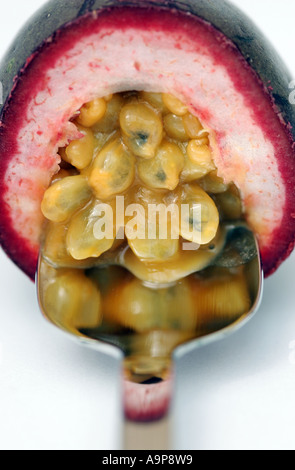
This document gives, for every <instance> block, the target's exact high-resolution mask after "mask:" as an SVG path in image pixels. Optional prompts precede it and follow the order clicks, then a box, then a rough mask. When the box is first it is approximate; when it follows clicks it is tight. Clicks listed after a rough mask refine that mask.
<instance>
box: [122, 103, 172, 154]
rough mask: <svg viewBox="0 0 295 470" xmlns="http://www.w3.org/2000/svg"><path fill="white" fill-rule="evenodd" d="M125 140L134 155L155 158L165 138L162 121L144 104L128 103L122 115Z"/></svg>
mask: <svg viewBox="0 0 295 470" xmlns="http://www.w3.org/2000/svg"><path fill="white" fill-rule="evenodd" d="M120 125H121V129H122V132H123V139H124V142H125V144H126V145H127V146H128V148H129V149H130V150H131V151H132V152H133V153H134V155H136V156H138V157H142V158H153V157H154V156H155V153H156V150H157V147H158V146H159V145H160V143H161V141H162V138H163V125H162V120H161V118H160V116H159V115H158V113H157V112H156V111H155V110H154V109H153V108H152V107H150V106H148V105H147V104H144V103H128V104H127V105H126V106H124V107H123V108H122V111H121V113H120Z"/></svg>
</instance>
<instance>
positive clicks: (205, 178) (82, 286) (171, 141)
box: [40, 92, 250, 367]
mask: <svg viewBox="0 0 295 470" xmlns="http://www.w3.org/2000/svg"><path fill="white" fill-rule="evenodd" d="M75 124H76V125H77V128H78V130H79V131H80V138H79V139H77V140H74V141H72V142H71V143H70V144H69V145H68V146H67V147H66V148H62V149H60V152H59V153H60V156H61V160H62V163H61V169H60V171H59V173H58V174H57V175H55V176H54V177H53V179H52V183H51V185H50V187H49V188H48V190H47V191H46V192H45V195H44V199H43V202H42V211H43V214H44V216H45V217H46V219H47V225H46V229H45V236H44V243H43V260H42V264H41V295H40V297H41V301H42V303H43V308H44V310H45V311H46V313H47V315H48V317H49V318H51V319H52V321H54V323H57V324H59V325H60V326H62V327H66V329H67V330H71V329H72V330H75V331H76V330H80V329H81V328H84V329H85V328H90V329H93V328H94V329H95V328H98V327H99V328H105V329H106V331H110V330H109V328H110V325H112V326H111V328H114V329H115V330H114V331H117V329H118V328H119V329H120V328H125V329H128V330H130V329H131V330H134V331H135V332H137V333H139V334H140V335H145V334H146V332H149V333H148V334H154V333H152V332H153V331H158V333H157V334H160V333H159V332H160V331H161V330H163V329H164V330H165V331H167V332H168V331H170V336H169V338H170V340H171V341H172V339H171V338H172V337H173V341H174V342H176V343H179V342H181V337H182V335H184V334H185V337H186V338H189V337H193V336H195V334H196V331H197V330H198V331H199V332H201V331H202V332H204V331H205V330H208V329H210V328H212V325H213V324H214V322H216V321H217V322H224V323H227V322H230V321H231V320H232V319H235V318H236V317H237V316H239V315H242V314H243V313H244V312H245V311H247V309H248V308H249V305H250V297H249V293H248V287H247V283H246V280H245V277H244V275H243V269H242V268H241V269H237V270H235V271H231V272H229V271H228V270H227V271H224V270H218V269H216V268H215V269H214V270H213V271H212V273H211V277H210V278H208V279H206V280H201V278H198V277H196V276H192V275H191V274H192V273H194V272H198V271H201V270H202V269H204V268H206V267H207V266H208V265H209V264H210V262H211V260H212V259H214V257H216V255H217V254H218V253H219V252H220V251H221V249H222V246H223V243H224V239H223V235H222V224H223V221H225V220H232V219H240V218H241V217H242V204H241V199H240V195H239V191H238V190H237V188H236V187H235V186H234V185H233V184H230V185H227V184H225V183H224V181H223V180H222V179H221V178H220V177H219V176H218V174H217V169H216V167H215V165H214V162H213V159H212V152H211V149H210V136H209V133H208V132H207V131H206V130H205V129H204V128H203V126H202V124H201V122H200V120H199V119H198V118H197V117H196V116H194V115H193V114H191V113H190V112H189V111H188V108H187V107H186V106H185V105H184V104H183V103H182V102H181V101H179V99H177V98H175V97H174V96H171V95H168V94H160V93H147V92H136V93H135V92H128V93H121V94H116V95H110V96H107V97H105V98H103V99H102V98H99V99H95V100H93V101H91V102H90V103H87V104H85V105H84V106H83V107H82V108H81V110H80V113H79V115H78V117H77V118H76V119H75ZM119 195H120V196H121V197H123V198H124V202H125V207H126V206H128V205H129V204H134V203H137V204H139V205H141V207H143V208H144V209H146V212H145V213H147V212H148V207H149V206H150V205H151V204H155V205H159V204H162V205H163V204H164V206H166V207H168V206H169V205H170V204H172V203H173V204H176V205H177V206H179V207H180V206H181V205H183V204H185V205H186V206H187V207H188V213H186V215H184V216H183V214H182V212H181V210H180V211H179V214H180V216H179V219H177V221H176V222H175V220H174V221H172V219H171V220H170V221H168V227H167V237H166V238H164V239H162V238H161V237H160V236H159V234H160V232H161V223H162V221H161V217H159V218H157V219H155V224H156V226H155V227H154V229H155V233H156V234H157V236H156V237H155V238H154V239H149V237H148V233H146V236H145V237H144V238H143V239H139V238H135V239H133V238H131V236H130V235H129V232H128V230H127V226H128V223H129V222H130V219H131V215H130V214H126V213H125V212H124V213H123V214H118V213H117V212H116V211H118V206H117V205H116V197H117V196H119ZM102 203H105V204H108V206H109V207H110V208H111V209H112V211H111V214H112V215H111V216H110V217H112V218H113V220H112V226H113V227H114V230H113V231H112V233H111V236H108V237H105V238H102V237H100V236H99V233H98V230H97V227H98V225H97V224H98V223H99V222H100V220H101V218H102V214H101V212H100V211H99V207H100V205H101V204H102ZM196 206H199V207H201V224H200V225H198V226H197V227H195V226H194V218H193V213H194V210H195V208H196ZM118 215H119V216H120V220H123V222H124V223H123V225H124V236H123V237H118V233H117V232H116V221H115V218H116V217H117V216H118ZM104 217H105V214H104ZM183 217H186V218H187V219H188V220H189V224H185V223H183V222H185V221H184V220H182V219H183ZM191 221H192V222H191ZM169 224H170V225H169ZM172 224H174V225H176V226H177V230H178V233H179V238H177V239H176V238H173V237H172V236H171V235H170V234H169V233H171V231H170V229H171V225H172ZM148 228H151V227H148V226H147V227H146V230H147V231H148ZM196 234H197V237H198V238H197V242H198V244H199V245H200V248H199V249H198V250H195V251H185V250H184V249H183V242H184V241H185V242H192V241H195V240H196V239H195V236H196ZM99 260H102V265H100V267H99V268H98V267H97V263H98V261H99ZM109 260H111V262H109ZM118 260H119V262H118ZM104 263H106V264H105V265H104ZM118 264H119V265H120V267H118ZM101 266H102V267H101ZM131 273H132V274H131ZM149 283H151V284H152V287H149ZM167 285H168V286H167ZM165 286H166V287H165ZM229 297H230V298H231V299H232V300H231V305H229V304H228V298H229ZM106 325H107V326H106ZM174 330H177V332H178V333H177V334H176V333H172V331H174ZM184 332H185V333H184ZM155 334H156V333H155ZM167 334H168V333H167ZM171 335H172V337H171ZM166 337H167V338H168V336H166V335H165V338H166ZM170 340H169V341H170ZM169 341H168V343H169V344H170V342H169ZM168 343H167V345H166V346H167V348H168V349H169V347H168V346H169V345H168ZM139 344H141V346H142V344H143V343H136V345H137V346H136V345H134V348H133V349H134V350H136V351H138V352H140V351H139V350H140V348H139ZM166 346H165V344H164V345H161V348H164V349H165V347H166ZM170 346H171V348H172V343H171V345H170ZM161 351H162V349H161ZM163 351H164V350H163ZM163 351H162V352H163ZM166 353H167V354H168V350H167V351H166ZM166 353H165V354H166ZM161 354H162V353H161ZM165 354H164V352H163V355H165ZM148 362H150V361H149V360H148ZM136 367H139V366H138V364H137V366H136ZM152 367H155V364H154V363H153V366H152Z"/></svg>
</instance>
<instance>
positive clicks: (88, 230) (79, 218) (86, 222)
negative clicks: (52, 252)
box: [66, 201, 116, 260]
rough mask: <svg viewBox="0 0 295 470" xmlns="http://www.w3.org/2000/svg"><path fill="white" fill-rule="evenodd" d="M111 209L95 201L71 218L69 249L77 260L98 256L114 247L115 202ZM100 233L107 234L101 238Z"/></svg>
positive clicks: (67, 239)
mask: <svg viewBox="0 0 295 470" xmlns="http://www.w3.org/2000/svg"><path fill="white" fill-rule="evenodd" d="M108 208H109V210H108V209H107V207H105V205H102V204H101V203H100V202H99V201H95V202H93V203H91V204H90V205H88V206H87V207H86V208H84V209H83V210H81V211H80V212H78V213H77V214H76V215H75V216H74V217H73V218H72V220H71V222H70V225H69V228H68V233H67V237H66V244H67V250H68V252H69V253H70V255H71V256H72V257H73V258H74V259H75V260H85V259H87V258H94V257H95V258H98V257H99V256H101V255H102V254H103V253H105V252H106V251H108V250H109V249H110V248H112V246H113V244H114V241H115V238H116V233H115V231H114V226H115V225H114V220H113V217H115V211H114V202H113V207H112V206H110V205H108ZM100 234H103V235H105V236H104V237H103V238H101V236H100Z"/></svg>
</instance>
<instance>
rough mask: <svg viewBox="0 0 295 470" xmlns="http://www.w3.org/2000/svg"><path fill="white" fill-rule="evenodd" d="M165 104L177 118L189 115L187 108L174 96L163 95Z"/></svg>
mask: <svg viewBox="0 0 295 470" xmlns="http://www.w3.org/2000/svg"><path fill="white" fill-rule="evenodd" d="M163 103H164V104H165V106H167V108H168V109H169V111H170V112H171V113H172V114H176V116H184V115H185V114H186V113H187V106H186V105H185V104H183V103H182V102H181V101H180V100H179V99H178V98H176V97H175V96H173V95H170V94H168V93H163Z"/></svg>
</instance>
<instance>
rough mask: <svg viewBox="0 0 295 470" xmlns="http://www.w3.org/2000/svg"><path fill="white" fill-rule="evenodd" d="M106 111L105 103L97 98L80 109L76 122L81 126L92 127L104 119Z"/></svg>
mask: <svg viewBox="0 0 295 470" xmlns="http://www.w3.org/2000/svg"><path fill="white" fill-rule="evenodd" d="M106 110H107V104H106V101H105V100H104V99H103V98H97V99H95V100H93V101H90V102H89V103H86V104H85V105H84V106H83V107H82V108H81V110H80V115H79V116H78V118H77V121H78V123H79V124H81V126H84V127H92V126H94V124H95V123H96V122H98V121H100V119H102V118H103V117H104V115H105V113H106Z"/></svg>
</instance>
